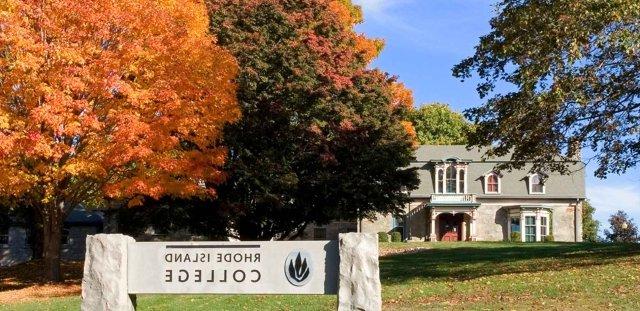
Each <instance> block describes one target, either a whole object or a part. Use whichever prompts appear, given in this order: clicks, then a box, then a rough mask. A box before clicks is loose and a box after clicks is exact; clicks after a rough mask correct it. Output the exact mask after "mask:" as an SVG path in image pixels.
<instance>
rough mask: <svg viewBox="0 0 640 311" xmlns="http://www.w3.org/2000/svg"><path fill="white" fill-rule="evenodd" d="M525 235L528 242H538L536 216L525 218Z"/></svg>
mask: <svg viewBox="0 0 640 311" xmlns="http://www.w3.org/2000/svg"><path fill="white" fill-rule="evenodd" d="M524 222H525V226H524V235H525V239H524V240H525V241H526V242H535V241H536V218H535V217H534V216H525V218H524Z"/></svg>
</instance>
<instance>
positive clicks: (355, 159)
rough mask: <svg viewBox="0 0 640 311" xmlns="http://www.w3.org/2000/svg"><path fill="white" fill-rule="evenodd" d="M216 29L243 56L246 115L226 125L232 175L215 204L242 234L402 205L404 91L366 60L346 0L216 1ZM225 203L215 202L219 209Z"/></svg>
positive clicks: (284, 233)
mask: <svg viewBox="0 0 640 311" xmlns="http://www.w3.org/2000/svg"><path fill="white" fill-rule="evenodd" d="M209 7H210V12H211V25H212V26H211V30H212V32H213V33H214V34H215V35H216V36H217V37H218V44H220V45H222V46H223V47H225V48H226V49H228V50H229V51H230V52H231V53H232V54H233V55H234V56H235V57H236V58H237V60H238V62H239V66H240V73H239V76H238V79H237V82H238V87H239V88H238V100H239V102H240V104H241V107H242V115H243V117H242V119H241V120H240V121H239V122H238V123H236V124H235V125H233V126H228V127H226V129H225V135H224V144H225V145H226V146H228V147H229V155H228V162H227V166H226V167H225V170H226V172H227V174H228V179H227V180H226V182H225V183H224V184H222V185H221V186H220V187H218V188H217V194H218V200H217V201H216V202H215V203H214V204H219V205H221V206H222V209H219V210H224V211H231V212H230V213H227V214H226V215H223V216H219V215H217V214H215V213H216V211H212V215H213V216H211V217H226V219H228V222H229V224H231V229H232V230H231V231H232V232H236V233H237V235H238V237H239V238H241V239H259V240H267V239H271V238H273V237H279V238H287V237H293V236H296V235H297V234H300V233H301V232H302V230H303V229H304V228H305V227H306V226H307V225H308V224H309V223H312V222H315V223H317V224H324V223H328V222H330V221H332V220H335V219H344V220H355V219H357V218H358V217H364V218H366V217H371V216H373V215H374V214H375V213H376V212H381V213H399V212H401V208H402V207H403V205H404V204H405V203H406V202H408V200H409V199H408V197H407V195H406V194H405V193H403V191H402V189H404V188H403V187H406V188H408V189H413V188H415V187H416V185H417V183H418V179H417V176H416V172H415V171H414V170H411V169H402V168H403V167H406V166H407V165H408V164H409V163H410V161H411V158H412V153H413V149H412V148H413V145H414V141H413V138H412V135H411V133H412V129H411V127H410V124H409V123H408V122H404V120H406V119H407V114H408V111H409V109H410V107H411V102H410V99H408V97H410V96H408V95H410V93H409V92H407V91H406V89H404V88H402V87H401V85H400V84H398V83H397V82H395V80H394V79H393V78H390V77H389V76H388V75H387V74H386V73H383V72H380V71H378V70H369V69H367V65H368V63H369V62H370V60H371V59H372V58H373V57H374V56H375V55H376V54H377V52H378V51H379V49H380V47H381V44H380V43H379V42H378V41H375V40H370V39H367V38H365V37H363V36H362V35H359V34H357V33H356V32H354V30H353V27H354V25H355V24H356V23H358V22H360V16H361V15H360V11H359V9H358V8H357V7H355V6H353V5H351V3H350V2H349V1H344V0H284V1H281V0H267V1H264V0H248V1H237V0H210V1H209ZM216 210H218V209H216Z"/></svg>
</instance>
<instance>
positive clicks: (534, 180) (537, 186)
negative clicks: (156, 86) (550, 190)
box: [531, 175, 543, 193]
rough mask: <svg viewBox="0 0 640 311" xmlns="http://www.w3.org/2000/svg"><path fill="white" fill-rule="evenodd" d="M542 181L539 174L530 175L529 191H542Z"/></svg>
mask: <svg viewBox="0 0 640 311" xmlns="http://www.w3.org/2000/svg"><path fill="white" fill-rule="evenodd" d="M542 187H543V185H542V182H541V180H540V176H538V175H533V176H531V192H532V193H542Z"/></svg>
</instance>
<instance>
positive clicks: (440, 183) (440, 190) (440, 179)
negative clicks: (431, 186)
mask: <svg viewBox="0 0 640 311" xmlns="http://www.w3.org/2000/svg"><path fill="white" fill-rule="evenodd" d="M443 182H444V172H443V171H442V170H438V184H437V185H436V187H437V188H438V190H436V192H437V193H442V183H443Z"/></svg>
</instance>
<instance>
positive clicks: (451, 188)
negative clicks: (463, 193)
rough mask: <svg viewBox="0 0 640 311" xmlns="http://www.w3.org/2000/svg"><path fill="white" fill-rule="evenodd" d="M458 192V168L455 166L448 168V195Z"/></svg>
mask: <svg viewBox="0 0 640 311" xmlns="http://www.w3.org/2000/svg"><path fill="white" fill-rule="evenodd" d="M455 192H456V168H455V167H453V165H451V166H449V167H448V168H447V193H455Z"/></svg>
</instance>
